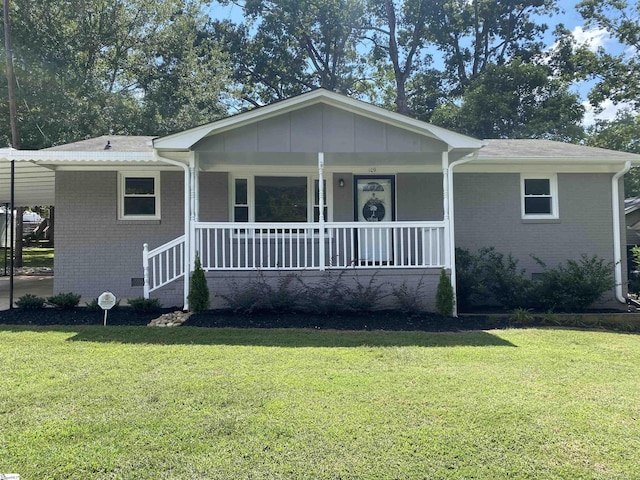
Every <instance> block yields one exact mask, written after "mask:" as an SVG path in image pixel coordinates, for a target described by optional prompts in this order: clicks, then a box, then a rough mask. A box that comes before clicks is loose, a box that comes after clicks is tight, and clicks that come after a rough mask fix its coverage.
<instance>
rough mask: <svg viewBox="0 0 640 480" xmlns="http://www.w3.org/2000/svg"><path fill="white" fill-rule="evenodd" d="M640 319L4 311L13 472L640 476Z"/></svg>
mask: <svg viewBox="0 0 640 480" xmlns="http://www.w3.org/2000/svg"><path fill="white" fill-rule="evenodd" d="M638 378H640V336H638V335H629V334H620V333H612V332H602V331H578V330H550V329H549V330H547V329H507V330H490V331H484V332H483V331H479V332H457V333H428V332H378V331H373V332H367V331H362V332H335V331H326V330H316V331H314V330H298V329H286V330H284V329H282V330H278V329H274V330H265V329H202V328H193V327H181V328H177V329H159V328H146V327H107V328H104V327H100V326H58V327H28V326H24V327H20V326H0V473H8V472H11V473H19V474H20V475H21V478H25V479H27V478H33V479H35V478H37V479H47V478H51V479H60V478H65V479H66V478H76V479H107V478H109V479H131V478H136V479H159V478H162V479H186V478H189V479H191V478H206V479H215V478H220V479H230V478H233V479H239V478H251V479H266V478H287V479H301V478H309V479H335V478H343V479H380V478H398V479H401V478H456V479H458V478H486V479H495V478H507V477H509V478H512V477H513V478H545V479H553V478H557V479H566V478H582V479H597V478H602V479H612V478H619V479H629V478H638V474H637V472H638V464H639V462H640V429H639V427H638V422H639V421H640V403H638V398H640V381H638Z"/></svg>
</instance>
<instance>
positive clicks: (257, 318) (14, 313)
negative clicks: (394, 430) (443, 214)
mask: <svg viewBox="0 0 640 480" xmlns="http://www.w3.org/2000/svg"><path fill="white" fill-rule="evenodd" d="M175 310H176V309H175V308H174V309H163V310H162V311H160V312H156V313H144V314H141V313H135V312H134V311H133V310H132V309H131V308H129V307H118V308H116V309H113V310H111V311H110V312H109V315H108V317H107V324H108V325H132V326H136V325H147V324H148V323H149V322H150V321H151V320H153V319H154V318H157V317H159V316H160V315H161V314H163V313H168V312H172V311H175ZM102 323H103V312H102V311H101V310H98V311H96V310H92V309H88V308H85V307H78V308H75V309H73V310H59V309H56V308H43V309H35V310H22V309H13V310H5V311H2V312H0V324H5V325H102ZM511 323H512V322H511V321H510V320H509V319H507V318H502V319H490V318H489V317H484V316H470V317H464V316H461V317H460V318H457V319H456V318H446V317H442V316H440V315H435V314H423V315H419V316H407V315H406V314H403V313H401V312H393V311H381V312H375V313H373V312H371V313H362V314H342V315H337V314H327V315H318V314H315V315H314V314H296V313H283V314H274V313H255V314H250V315H247V314H236V313H233V312H230V311H225V310H222V311H221V310H210V311H206V312H202V313H198V314H194V315H191V317H190V318H189V319H188V320H187V322H186V323H185V326H190V327H212V328H221V327H234V328H312V329H322V330H325V329H332V330H400V331H402V330H405V331H406V330H409V331H411V330H423V331H456V330H476V329H486V328H505V327H508V326H511V325H510V324H511Z"/></svg>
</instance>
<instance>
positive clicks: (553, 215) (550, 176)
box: [520, 173, 559, 220]
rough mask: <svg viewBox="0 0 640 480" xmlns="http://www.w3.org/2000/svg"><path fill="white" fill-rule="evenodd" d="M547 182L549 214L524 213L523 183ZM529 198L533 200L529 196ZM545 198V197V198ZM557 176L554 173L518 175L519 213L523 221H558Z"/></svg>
mask: <svg viewBox="0 0 640 480" xmlns="http://www.w3.org/2000/svg"><path fill="white" fill-rule="evenodd" d="M526 180H549V197H550V198H551V212H550V213H526V212H525V198H527V197H526V196H525V181H526ZM529 197H531V198H535V196H533V195H530V196H529ZM545 197H546V196H545ZM558 203H559V199H558V175H557V174H555V173H521V174H520V211H521V214H522V218H523V219H524V220H549V219H558V218H559V214H558Z"/></svg>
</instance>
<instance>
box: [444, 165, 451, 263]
mask: <svg viewBox="0 0 640 480" xmlns="http://www.w3.org/2000/svg"><path fill="white" fill-rule="evenodd" d="M449 195H450V192H449V152H442V211H443V213H444V223H445V228H444V258H445V264H446V266H447V267H449V268H451V251H450V250H451V244H450V242H449V230H450V229H451V222H450V217H449Z"/></svg>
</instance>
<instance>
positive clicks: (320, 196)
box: [318, 152, 326, 271]
mask: <svg viewBox="0 0 640 480" xmlns="http://www.w3.org/2000/svg"><path fill="white" fill-rule="evenodd" d="M318 210H319V211H318V223H319V224H320V225H319V227H320V241H319V242H318V249H319V251H318V261H319V262H320V271H324V270H325V265H326V263H325V261H326V259H325V249H324V239H325V231H324V230H325V225H324V152H318Z"/></svg>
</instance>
